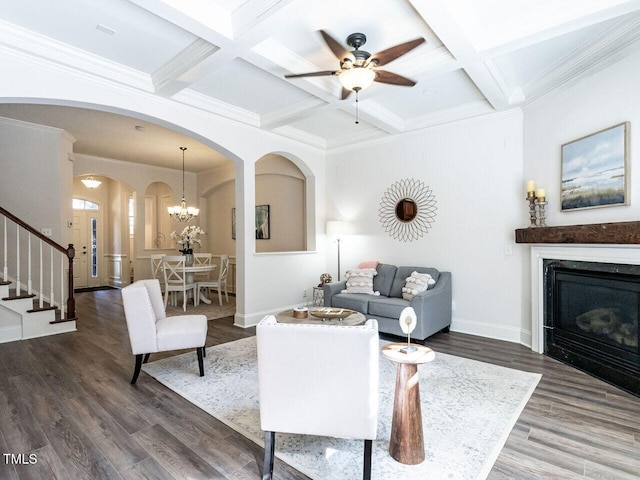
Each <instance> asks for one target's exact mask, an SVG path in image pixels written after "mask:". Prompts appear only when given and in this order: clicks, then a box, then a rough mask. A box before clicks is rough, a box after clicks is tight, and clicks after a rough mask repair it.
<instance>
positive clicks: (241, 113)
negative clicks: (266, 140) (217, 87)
mask: <svg viewBox="0 0 640 480" xmlns="http://www.w3.org/2000/svg"><path fill="white" fill-rule="evenodd" d="M171 98H172V99H173V100H175V101H177V102H180V103H184V104H185V105H189V106H190V107H195V108H198V109H200V110H204V111H206V112H209V113H213V114H216V115H219V116H221V117H225V118H228V119H231V120H235V121H237V122H241V123H245V124H247V125H251V126H253V127H260V116H259V115H258V114H257V113H254V112H250V111H249V110H245V109H243V108H239V107H235V106H233V105H230V104H228V103H225V102H221V101H220V100H216V99H215V98H211V97H208V96H206V95H203V94H201V93H198V92H196V91H194V90H189V89H186V90H182V91H181V92H179V93H177V94H176V95H174V96H173V97H171Z"/></svg>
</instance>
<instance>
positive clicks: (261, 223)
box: [231, 205, 271, 240]
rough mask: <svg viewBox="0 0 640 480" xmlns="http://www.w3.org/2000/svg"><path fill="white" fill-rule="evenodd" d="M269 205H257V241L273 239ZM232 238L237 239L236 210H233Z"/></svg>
mask: <svg viewBox="0 0 640 480" xmlns="http://www.w3.org/2000/svg"><path fill="white" fill-rule="evenodd" d="M269 210H270V209H269V205H256V240H269V239H270V238H271V223H270V220H269ZM231 238H232V239H233V240H235V239H236V209H235V207H234V208H232V209H231Z"/></svg>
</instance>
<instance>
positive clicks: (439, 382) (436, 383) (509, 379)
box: [142, 337, 541, 480]
mask: <svg viewBox="0 0 640 480" xmlns="http://www.w3.org/2000/svg"><path fill="white" fill-rule="evenodd" d="M384 343H387V342H381V346H382V345H383V344H384ZM205 362H206V363H205V372H206V373H205V377H199V376H198V365H197V362H196V361H195V357H194V356H193V353H186V354H183V355H178V356H175V357H169V358H165V359H162V360H158V361H156V362H152V363H149V364H146V365H144V366H143V367H142V369H143V370H144V371H145V372H147V373H148V374H149V375H151V376H152V377H154V378H155V379H156V380H158V381H159V382H161V383H163V384H164V385H166V386H167V387H169V388H170V389H171V390H173V391H175V392H177V393H178V394H180V395H181V396H183V397H184V398H186V399H187V400H189V401H190V402H192V403H194V404H195V405H197V406H198V407H200V408H202V409H203V410H204V411H206V412H208V413H209V414H210V415H212V416H214V417H215V418H217V419H218V420H220V421H222V422H224V423H225V424H227V425H229V426H230V427H231V428H233V429H234V430H236V431H238V432H239V433H241V434H242V435H244V436H246V437H248V438H249V439H251V440H252V441H254V442H255V443H257V444H258V445H260V446H264V440H263V432H262V431H261V430H260V412H259V405H258V372H257V365H256V340H255V337H249V338H245V339H242V340H238V341H235V342H231V343H226V344H222V345H217V346H214V347H209V348H207V356H206V357H205ZM419 372H420V396H421V402H422V416H423V428H424V439H425V454H426V459H425V461H424V462H423V463H421V464H420V465H412V466H408V465H402V464H400V463H398V462H396V461H395V460H394V459H393V458H392V457H391V456H390V455H389V436H390V429H391V417H392V410H393V393H394V388H395V376H396V366H395V364H394V363H392V362H391V361H389V360H387V359H386V358H384V357H383V356H382V355H381V356H380V413H379V423H378V434H377V439H376V441H375V442H374V447H373V448H374V450H373V462H372V478H374V479H391V478H403V479H420V480H423V479H429V480H438V479H443V480H444V479H447V480H452V479H455V480H475V479H484V478H486V477H487V475H488V474H489V472H490V471H491V468H492V466H493V464H494V462H495V460H496V458H497V457H498V454H499V453H500V450H501V449H502V447H503V445H504V443H505V441H506V439H507V437H508V436H509V433H510V432H511V429H512V428H513V425H514V424H515V422H516V420H517V419H518V417H519V416H520V413H521V412H522V410H523V408H524V406H525V405H526V403H527V402H528V400H529V397H530V396H531V394H532V393H533V391H534V389H535V388H536V385H537V384H538V382H539V380H540V378H541V375H538V374H533V373H527V372H522V371H519V370H514V369H509V368H504V367H499V366H496V365H491V364H488V363H483V362H478V361H474V360H468V359H464V358H460V357H455V356H452V355H446V354H444V353H436V358H435V360H433V361H432V362H430V363H427V364H424V365H421V366H420V367H419ZM345 401H348V399H345ZM318 415H322V412H318ZM362 455H363V442H362V441H360V440H344V439H335V438H325V437H315V436H304V435H287V434H277V435H276V456H277V457H278V458H280V459H281V460H283V461H285V462H286V463H288V464H289V465H291V466H292V467H294V468H296V469H297V470H299V471H300V472H302V473H304V474H306V475H307V476H309V477H311V478H312V479H315V480H336V479H340V480H350V479H354V480H356V479H360V478H362Z"/></svg>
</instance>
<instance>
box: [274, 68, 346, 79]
mask: <svg viewBox="0 0 640 480" xmlns="http://www.w3.org/2000/svg"><path fill="white" fill-rule="evenodd" d="M325 75H336V71H335V70H325V71H323V72H309V73H290V74H288V75H285V76H284V78H299V77H324V76H325Z"/></svg>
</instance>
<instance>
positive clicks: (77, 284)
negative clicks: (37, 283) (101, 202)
mask: <svg viewBox="0 0 640 480" xmlns="http://www.w3.org/2000/svg"><path fill="white" fill-rule="evenodd" d="M79 207H84V208H79ZM100 230H101V215H100V210H99V207H98V205H96V204H95V203H91V202H88V201H80V202H78V201H74V210H73V246H74V248H75V250H76V255H75V258H74V260H73V286H74V288H86V287H98V286H100V273H101V272H100V262H99V258H100V257H99V247H100V245H99V242H98V239H99V238H100V235H99V233H100Z"/></svg>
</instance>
